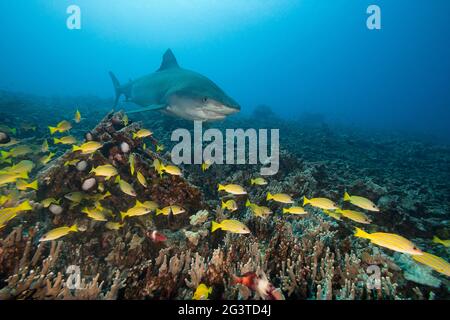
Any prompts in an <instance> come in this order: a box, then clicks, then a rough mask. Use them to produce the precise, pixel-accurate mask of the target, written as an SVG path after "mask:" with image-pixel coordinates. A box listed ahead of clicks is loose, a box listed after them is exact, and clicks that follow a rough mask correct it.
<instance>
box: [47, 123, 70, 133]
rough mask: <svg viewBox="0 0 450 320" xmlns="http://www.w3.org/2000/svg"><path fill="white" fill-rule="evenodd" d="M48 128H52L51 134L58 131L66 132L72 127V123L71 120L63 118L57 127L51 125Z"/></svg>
mask: <svg viewBox="0 0 450 320" xmlns="http://www.w3.org/2000/svg"><path fill="white" fill-rule="evenodd" d="M48 129H49V130H50V134H55V133H56V132H61V133H63V132H66V131H69V130H70V129H72V125H71V124H70V122H69V121H66V120H63V121H61V122H60V123H58V124H57V125H56V127H51V126H49V127H48Z"/></svg>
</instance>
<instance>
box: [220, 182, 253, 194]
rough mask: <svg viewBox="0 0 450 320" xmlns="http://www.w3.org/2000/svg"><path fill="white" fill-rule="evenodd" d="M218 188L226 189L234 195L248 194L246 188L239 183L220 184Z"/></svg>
mask: <svg viewBox="0 0 450 320" xmlns="http://www.w3.org/2000/svg"><path fill="white" fill-rule="evenodd" d="M217 190H218V191H225V192H228V193H230V194H234V195H241V194H247V191H245V189H244V188H243V187H241V186H240V185H238V184H227V185H222V184H219V185H218V187H217Z"/></svg>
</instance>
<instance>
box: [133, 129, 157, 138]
mask: <svg viewBox="0 0 450 320" xmlns="http://www.w3.org/2000/svg"><path fill="white" fill-rule="evenodd" d="M152 134H153V133H152V132H151V131H150V130H147V129H140V130H139V131H138V132H135V133H133V139H136V138H139V139H142V138H146V137H149V136H151V135H152Z"/></svg>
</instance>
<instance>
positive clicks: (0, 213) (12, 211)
mask: <svg viewBox="0 0 450 320" xmlns="http://www.w3.org/2000/svg"><path fill="white" fill-rule="evenodd" d="M31 210H33V207H32V205H31V203H30V201H28V200H26V201H24V202H22V203H21V204H19V205H17V206H15V207H11V208H3V209H0V219H2V218H3V216H6V215H8V214H12V215H16V214H17V213H19V212H23V211H31ZM0 223H1V222H0Z"/></svg>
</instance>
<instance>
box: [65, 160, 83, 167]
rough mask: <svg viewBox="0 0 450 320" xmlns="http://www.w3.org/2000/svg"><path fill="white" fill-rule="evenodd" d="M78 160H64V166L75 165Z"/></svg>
mask: <svg viewBox="0 0 450 320" xmlns="http://www.w3.org/2000/svg"><path fill="white" fill-rule="evenodd" d="M78 162H80V160H78V159H74V160H67V161H66V162H64V166H65V167H68V166H76V165H77V163H78Z"/></svg>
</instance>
